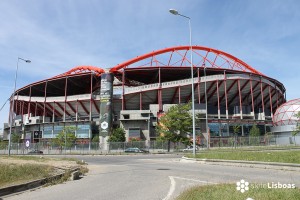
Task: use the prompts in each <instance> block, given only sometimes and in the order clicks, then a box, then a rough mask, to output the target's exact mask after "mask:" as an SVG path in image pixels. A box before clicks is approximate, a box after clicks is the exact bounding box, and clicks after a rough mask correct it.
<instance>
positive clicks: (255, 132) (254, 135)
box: [249, 124, 260, 144]
mask: <svg viewBox="0 0 300 200" xmlns="http://www.w3.org/2000/svg"><path fill="white" fill-rule="evenodd" d="M249 135H250V136H251V143H252V144H259V138H258V136H260V130H259V128H258V127H257V126H256V124H253V126H252V128H251V129H250V133H249Z"/></svg>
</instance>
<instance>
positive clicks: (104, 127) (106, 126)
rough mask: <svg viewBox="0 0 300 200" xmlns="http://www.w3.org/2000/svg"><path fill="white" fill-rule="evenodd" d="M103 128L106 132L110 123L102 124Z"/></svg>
mask: <svg viewBox="0 0 300 200" xmlns="http://www.w3.org/2000/svg"><path fill="white" fill-rule="evenodd" d="M101 128H102V129H104V130H105V129H107V128H108V123H107V122H102V123H101Z"/></svg>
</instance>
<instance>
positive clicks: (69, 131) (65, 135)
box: [53, 126, 77, 151]
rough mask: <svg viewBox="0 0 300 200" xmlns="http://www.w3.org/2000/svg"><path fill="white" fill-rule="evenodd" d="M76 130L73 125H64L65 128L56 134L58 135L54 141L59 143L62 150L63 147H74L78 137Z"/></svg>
mask: <svg viewBox="0 0 300 200" xmlns="http://www.w3.org/2000/svg"><path fill="white" fill-rule="evenodd" d="M75 130H76V128H75V127H73V126H66V127H64V129H63V130H62V131H61V132H59V133H58V134H57V135H56V137H55V138H54V140H53V143H54V144H56V145H58V146H59V148H60V150H61V151H62V148H63V147H64V148H65V149H66V148H67V147H68V148H70V147H72V145H74V143H75V141H76V139H77V138H76V136H75Z"/></svg>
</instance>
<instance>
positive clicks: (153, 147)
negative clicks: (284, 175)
mask: <svg viewBox="0 0 300 200" xmlns="http://www.w3.org/2000/svg"><path fill="white" fill-rule="evenodd" d="M261 146H266V147H280V146H299V147H300V136H295V137H288V136H282V137H279V136H261V137H219V138H211V139H210V148H212V149H215V148H244V147H261ZM131 147H137V148H140V149H144V150H147V151H149V152H150V153H167V152H168V151H170V152H175V153H176V152H183V151H184V150H186V148H187V146H186V145H185V144H182V143H173V142H171V143H170V147H169V148H168V142H167V141H166V142H163V141H132V142H111V143H107V144H104V143H87V144H74V145H71V146H69V147H66V148H65V147H60V146H57V145H54V144H51V143H49V142H45V143H43V142H41V143H31V144H30V145H29V147H27V146H26V144H25V143H13V144H11V152H10V153H11V154H19V155H22V154H28V153H29V152H30V151H32V150H40V151H43V154H121V153H124V151H125V150H126V149H127V148H131ZM206 148H207V141H206V140H205V139H203V140H202V141H201V142H200V144H198V149H199V150H200V151H201V150H202V149H206ZM168 149H169V150H168ZM0 154H8V144H7V143H4V142H2V143H0Z"/></svg>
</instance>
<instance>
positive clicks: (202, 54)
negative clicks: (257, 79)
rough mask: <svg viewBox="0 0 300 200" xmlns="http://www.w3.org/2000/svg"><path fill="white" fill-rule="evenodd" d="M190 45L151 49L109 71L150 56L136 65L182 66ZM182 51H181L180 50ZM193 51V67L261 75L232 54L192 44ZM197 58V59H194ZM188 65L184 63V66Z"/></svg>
mask: <svg viewBox="0 0 300 200" xmlns="http://www.w3.org/2000/svg"><path fill="white" fill-rule="evenodd" d="M190 49H191V47H190V46H177V47H169V48H165V49H161V50H157V51H153V52H151V53H147V54H144V55H142V56H137V57H136V58H133V59H130V60H128V61H126V62H123V63H121V64H118V65H116V66H114V67H112V68H111V69H110V72H117V71H119V70H121V69H123V68H127V67H129V66H130V65H132V64H134V63H138V62H139V61H142V60H147V59H149V58H150V60H149V62H148V63H146V64H143V65H139V66H136V67H144V66H147V67H149V66H150V67H153V66H156V67H157V66H164V67H168V66H172V67H174V66H176V67H178V66H180V67H183V63H184V62H187V63H189V64H190V63H191V61H190V60H189V58H188V57H187V56H186V55H187V52H188V51H190ZM182 51H183V52H182ZM192 51H193V55H194V58H193V61H194V60H197V61H196V62H195V61H194V62H193V66H194V67H203V66H206V67H208V68H209V67H210V68H219V69H222V68H225V69H231V70H238V71H243V72H250V73H254V74H258V75H263V74H262V73H261V72H259V71H257V70H256V69H254V68H253V67H251V66H250V65H248V64H247V63H245V62H243V61H242V60H240V59H238V58H236V57H234V56H233V55H231V54H229V53H226V52H223V51H220V50H217V49H213V48H208V47H204V46H192ZM168 53H170V55H169V57H167V59H163V60H162V59H160V58H158V57H157V56H158V55H161V54H168ZM174 53H175V54H177V57H178V55H179V58H177V59H175V61H174ZM195 55H196V57H195ZM195 58H197V59H195ZM186 66H188V65H185V67H186Z"/></svg>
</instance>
